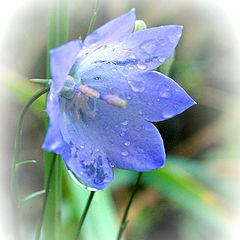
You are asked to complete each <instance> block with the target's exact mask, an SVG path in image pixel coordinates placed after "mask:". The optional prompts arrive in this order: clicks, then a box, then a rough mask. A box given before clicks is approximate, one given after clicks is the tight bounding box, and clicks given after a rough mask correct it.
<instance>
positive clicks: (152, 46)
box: [139, 39, 157, 54]
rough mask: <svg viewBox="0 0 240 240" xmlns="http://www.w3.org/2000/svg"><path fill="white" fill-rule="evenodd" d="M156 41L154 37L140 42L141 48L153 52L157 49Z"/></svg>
mask: <svg viewBox="0 0 240 240" xmlns="http://www.w3.org/2000/svg"><path fill="white" fill-rule="evenodd" d="M156 43H157V41H156V40H154V39H152V40H147V41H144V42H143V43H141V44H140V46H139V48H140V49H142V50H143V51H144V52H146V53H148V54H151V53H153V52H155V51H156V47H157V46H156Z"/></svg>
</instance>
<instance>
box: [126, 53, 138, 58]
mask: <svg viewBox="0 0 240 240" xmlns="http://www.w3.org/2000/svg"><path fill="white" fill-rule="evenodd" d="M128 57H129V58H131V59H136V58H137V57H136V55H135V54H133V53H131V54H130V55H129V56H128Z"/></svg>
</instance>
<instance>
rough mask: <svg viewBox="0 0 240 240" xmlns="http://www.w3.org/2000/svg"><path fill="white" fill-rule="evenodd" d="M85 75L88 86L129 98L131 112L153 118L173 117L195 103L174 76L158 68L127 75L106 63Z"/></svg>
mask: <svg viewBox="0 0 240 240" xmlns="http://www.w3.org/2000/svg"><path fill="white" fill-rule="evenodd" d="M82 76H83V79H84V81H85V82H86V84H87V85H88V86H90V87H91V88H93V89H95V90H97V91H98V92H100V93H101V94H102V95H107V94H112V95H116V96H118V97H120V98H121V99H123V100H126V101H127V104H126V108H127V109H130V111H129V114H131V113H133V112H134V113H135V114H137V115H138V117H140V118H143V119H146V120H148V121H152V122H157V121H162V120H166V119H169V118H172V117H174V116H175V115H177V114H179V113H182V112H183V111H185V110H186V109H188V108H189V107H191V106H192V105H194V104H196V103H195V101H194V100H193V99H192V98H191V97H190V96H189V95H188V94H187V93H186V91H185V90H184V89H183V88H182V87H180V86H179V85H178V84H177V83H176V82H175V81H174V80H172V79H171V78H169V77H167V76H166V75H164V74H162V73H159V72H156V71H148V72H143V73H139V74H131V75H128V76H124V75H122V73H121V72H119V71H118V69H114V71H112V69H111V66H110V65H105V64H103V65H102V66H98V67H96V68H95V69H92V71H91V72H85V73H84V74H83V75H82Z"/></svg>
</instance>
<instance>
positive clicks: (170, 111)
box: [162, 106, 176, 119]
mask: <svg viewBox="0 0 240 240" xmlns="http://www.w3.org/2000/svg"><path fill="white" fill-rule="evenodd" d="M175 114H176V110H175V108H174V107H173V106H168V107H166V108H165V109H164V110H163V113H162V116H163V118H164V119H167V118H171V117H173V116H174V115H175Z"/></svg>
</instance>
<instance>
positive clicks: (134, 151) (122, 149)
mask: <svg viewBox="0 0 240 240" xmlns="http://www.w3.org/2000/svg"><path fill="white" fill-rule="evenodd" d="M102 107H104V108H105V107H106V106H103V104H102ZM101 110H103V109H101ZM104 110H105V111H104V114H102V115H101V116H99V118H98V120H97V121H98V122H99V125H100V127H101V128H103V130H104V133H103V135H102V138H103V141H104V144H105V146H104V148H105V151H106V153H107V156H108V158H109V160H110V161H111V162H112V164H113V165H114V166H116V167H118V168H123V169H128V170H134V171H151V170H154V169H157V168H160V167H163V166H164V163H165V158H166V157H165V150H164V145H163V141H162V138H161V135H160V134H159V132H158V130H157V129H156V128H155V126H154V125H153V124H152V123H149V122H147V121H145V120H140V119H138V118H137V116H136V117H133V115H132V116H130V117H129V118H128V117H127V115H126V114H125V109H119V110H118V109H115V110H114V111H113V110H112V109H110V108H108V110H107V109H104ZM110 117H111V120H110V119H109V118H110Z"/></svg>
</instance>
